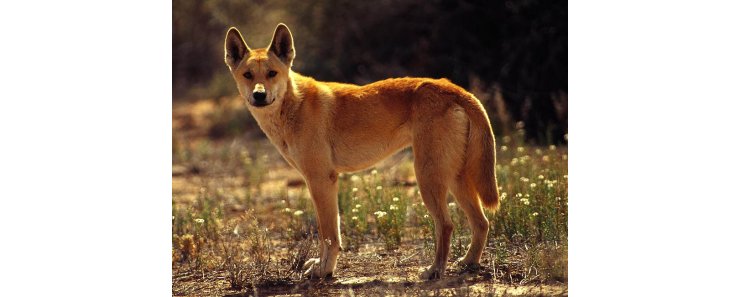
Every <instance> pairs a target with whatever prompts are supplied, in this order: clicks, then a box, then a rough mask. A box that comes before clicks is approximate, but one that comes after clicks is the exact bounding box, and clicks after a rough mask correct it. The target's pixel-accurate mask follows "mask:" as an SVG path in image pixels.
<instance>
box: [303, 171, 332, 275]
mask: <svg viewBox="0 0 740 297" xmlns="http://www.w3.org/2000/svg"><path fill="white" fill-rule="evenodd" d="M305 178H306V184H308V190H309V191H310V193H311V198H312V200H313V205H314V209H316V216H317V221H318V224H319V241H320V245H319V248H320V251H319V252H320V258H319V259H318V261H317V260H316V259H312V260H309V261H308V262H306V265H305V266H304V267H305V268H307V271H306V272H305V275H306V276H308V277H316V278H319V279H321V278H325V277H331V276H332V275H333V273H334V269H335V268H336V266H337V257H338V256H339V250H340V246H341V237H340V235H339V204H338V203H337V199H338V196H337V195H338V192H339V186H338V182H337V173H336V171H334V170H325V171H312V173H310V174H306V175H305Z"/></svg>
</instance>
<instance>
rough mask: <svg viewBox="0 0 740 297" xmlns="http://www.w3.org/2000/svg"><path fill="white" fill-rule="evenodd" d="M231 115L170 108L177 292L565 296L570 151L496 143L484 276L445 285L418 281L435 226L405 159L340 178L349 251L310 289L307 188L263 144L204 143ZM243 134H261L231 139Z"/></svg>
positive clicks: (519, 138) (463, 230)
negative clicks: (495, 190) (497, 204)
mask: <svg viewBox="0 0 740 297" xmlns="http://www.w3.org/2000/svg"><path fill="white" fill-rule="evenodd" d="M225 106H227V107H225ZM228 106H233V108H239V107H238V105H235V104H234V105H232V104H231V103H229V101H225V103H222V104H221V105H219V106H215V107H214V106H210V107H204V104H198V103H190V104H189V106H185V107H183V106H179V107H176V108H175V119H173V122H174V123H175V124H174V131H173V135H174V137H173V142H174V143H173V188H172V271H173V279H172V289H173V295H197V296H204V295H208V296H222V295H234V294H236V295H238V294H247V295H248V294H255V293H256V294H259V295H272V294H290V293H305V292H309V293H311V292H314V293H322V292H323V293H327V292H328V293H341V294H348V295H351V294H362V295H385V294H388V293H393V294H396V295H405V294H408V295H438V294H442V295H465V296H468V295H472V296H477V295H481V294H482V295H496V296H503V295H533V296H537V295H563V294H565V295H567V279H568V274H567V263H568V260H567V251H568V244H567V243H568V240H567V238H568V207H567V204H568V179H567V147H565V146H557V147H555V146H544V147H534V146H530V145H527V144H525V142H524V135H523V132H522V131H523V130H522V129H521V127H519V129H517V130H516V131H515V132H514V133H513V134H512V135H509V136H505V137H501V138H500V139H499V140H498V144H499V148H498V149H499V151H498V161H499V163H498V165H497V168H496V169H497V174H498V177H499V181H500V186H501V189H500V192H501V196H502V204H501V209H500V210H499V211H498V212H496V213H495V214H494V213H488V214H487V215H488V217H489V219H490V221H491V231H490V234H489V242H488V247H487V250H486V253H485V254H484V259H483V261H482V265H483V266H484V268H483V269H482V270H481V271H477V272H474V273H470V272H468V273H466V272H463V271H460V270H459V269H458V268H457V267H455V266H454V265H450V268H449V269H448V272H447V275H446V277H445V279H444V280H442V281H439V282H421V281H419V280H418V273H419V271H420V270H421V269H422V268H423V267H425V266H426V265H428V264H429V263H431V259H432V254H433V249H434V244H433V225H432V223H431V219H430V218H429V216H428V213H427V211H426V209H425V208H424V206H423V204H422V203H421V199H420V197H419V193H418V188H417V186H416V181H415V178H414V174H413V163H412V159H411V156H410V151H405V152H402V153H401V154H399V155H397V156H394V157H392V158H391V159H389V160H388V161H386V162H383V163H382V164H380V165H379V166H378V167H376V168H375V169H374V170H368V171H365V172H359V173H355V174H343V175H340V194H339V206H340V216H341V227H342V230H341V232H342V236H343V241H344V251H343V252H342V253H341V254H340V258H339V265H338V267H337V271H336V272H335V276H336V277H337V278H336V279H335V280H333V281H330V282H321V283H315V282H308V281H305V280H302V279H301V271H300V268H301V265H302V263H303V262H304V261H305V260H306V259H308V258H311V257H316V254H315V253H316V230H317V228H316V217H315V212H314V210H313V206H312V204H311V201H310V197H309V195H308V191H307V190H306V187H305V185H304V184H303V183H302V181H301V179H300V176H299V174H298V173H297V172H296V171H295V170H293V169H291V168H290V167H289V166H288V165H287V164H286V163H285V162H284V161H282V159H281V158H280V156H279V154H278V153H277V151H276V150H275V149H274V148H273V147H272V146H271V145H270V144H269V143H268V142H267V141H266V140H264V139H262V138H259V137H244V136H239V137H225V138H218V140H211V138H207V137H206V136H208V135H211V133H210V132H209V131H212V130H213V129H215V128H213V127H215V126H216V125H221V123H229V122H231V121H232V120H233V119H224V118H218V117H216V116H214V114H215V113H219V114H221V115H224V114H231V115H234V116H238V114H239V113H238V112H234V111H229V110H228V109H229V108H231V107H228ZM216 118H218V119H217V120H214V119H216ZM188 121H190V122H197V123H198V124H197V125H195V124H192V123H190V124H188ZM197 129H200V130H197ZM245 133H247V134H253V135H259V133H257V132H255V131H253V130H251V131H243V130H242V131H240V132H239V133H234V132H229V133H227V134H228V135H244V134H245ZM211 136H213V135H211ZM449 199H450V200H449V203H450V210H451V214H452V217H453V220H454V222H455V230H454V233H453V240H452V251H451V261H453V260H454V259H455V258H457V257H461V256H462V255H464V253H465V250H466V248H467V245H468V243H469V242H470V232H469V229H468V227H467V222H466V220H465V217H464V215H463V213H462V211H461V210H460V209H459V208H457V207H456V205H455V204H454V199H452V197H450V198H449ZM245 296H246V295H245Z"/></svg>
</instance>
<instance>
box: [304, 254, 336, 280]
mask: <svg viewBox="0 0 740 297" xmlns="http://www.w3.org/2000/svg"><path fill="white" fill-rule="evenodd" d="M303 269H304V270H305V272H303V276H304V277H305V278H308V279H325V278H331V277H332V276H333V272H332V271H321V260H319V258H311V259H309V260H308V261H306V263H304V264H303Z"/></svg>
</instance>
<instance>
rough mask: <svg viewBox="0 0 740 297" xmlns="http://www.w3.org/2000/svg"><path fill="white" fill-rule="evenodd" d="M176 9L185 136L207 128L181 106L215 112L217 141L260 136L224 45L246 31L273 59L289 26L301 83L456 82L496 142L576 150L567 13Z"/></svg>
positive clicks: (176, 62) (480, 4)
mask: <svg viewBox="0 0 740 297" xmlns="http://www.w3.org/2000/svg"><path fill="white" fill-rule="evenodd" d="M172 9H173V30H172V65H173V66H172V67H173V69H172V70H173V72H172V73H173V79H172V88H173V103H174V104H173V106H174V109H175V111H174V113H175V114H174V115H173V119H174V120H173V125H175V126H178V127H176V128H180V129H187V128H188V127H189V126H192V127H195V126H197V125H198V123H197V121H196V120H194V119H193V117H194V116H193V115H192V114H190V113H189V112H186V111H182V110H191V109H192V108H190V109H184V108H183V109H180V108H178V106H182V105H187V104H190V105H191V106H193V105H194V104H196V102H201V103H199V104H200V105H203V103H202V102H210V104H212V107H210V108H209V109H208V110H209V112H208V113H209V115H208V117H209V118H210V120H209V121H208V123H209V127H208V128H207V130H206V131H205V132H203V133H205V134H206V135H207V136H208V137H210V138H222V137H226V136H238V135H243V134H245V133H255V135H256V134H259V133H257V132H255V131H257V130H256V129H258V128H257V126H256V125H255V124H254V122H253V120H252V118H251V116H250V115H249V114H248V112H247V111H246V108H243V105H242V106H241V107H240V106H239V105H238V104H234V103H233V102H235V101H236V99H235V96H237V95H238V93H237V89H236V87H235V85H234V82H233V80H232V78H231V77H230V74H229V72H228V69H227V67H226V66H225V64H224V62H223V39H224V36H225V33H226V30H227V29H228V28H229V27H231V26H235V27H237V28H238V29H239V30H240V31H241V32H242V34H243V35H244V38H245V39H246V41H247V44H248V45H249V46H250V47H252V48H261V47H266V46H267V45H268V43H269V42H270V39H271V37H272V33H273V30H274V29H275V26H276V25H277V24H278V23H279V22H283V23H285V24H287V25H288V27H290V29H291V31H292V33H293V37H294V39H295V40H294V42H295V47H296V60H295V62H294V67H293V70H294V71H296V72H299V73H302V74H304V75H308V76H312V77H314V78H316V79H317V80H323V81H338V82H346V83H354V84H366V83H370V82H373V81H376V80H381V79H385V78H390V77H403V76H423V77H433V78H440V77H446V78H448V79H450V80H451V81H453V82H454V83H456V84H459V85H461V86H462V87H464V88H466V89H468V90H469V91H471V92H473V93H474V94H475V95H476V96H478V98H479V99H480V100H481V101H482V102H483V103H484V105H485V107H486V109H487V110H488V112H489V116H490V117H491V120H492V122H493V125H494V132H495V133H496V134H497V136H501V135H509V134H511V133H512V132H514V131H515V130H517V128H522V126H523V128H524V131H526V135H527V139H528V141H530V142H532V143H538V144H544V143H548V144H549V143H555V144H557V143H564V142H565V141H566V140H565V139H564V138H565V137H564V135H565V134H567V131H568V121H567V116H568V108H567V102H568V76H567V75H568V66H567V62H568V61H567V50H568V46H567V42H568V33H567V18H568V17H567V9H568V6H567V2H566V1H562V0H523V1H440V0H433V1H422V0H398V1H390V0H381V1H347V0H326V1H316V2H314V1H288V0H271V1H259V0H257V1H243V0H205V1H174V2H173V6H172ZM239 102H241V101H239ZM242 104H243V103H242ZM196 105H197V104H196ZM229 107H233V108H229ZM178 114H179V115H178Z"/></svg>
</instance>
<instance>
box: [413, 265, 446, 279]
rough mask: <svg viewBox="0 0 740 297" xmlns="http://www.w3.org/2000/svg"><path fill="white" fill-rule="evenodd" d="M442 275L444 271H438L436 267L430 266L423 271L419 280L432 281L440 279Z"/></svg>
mask: <svg viewBox="0 0 740 297" xmlns="http://www.w3.org/2000/svg"><path fill="white" fill-rule="evenodd" d="M442 275H444V269H439V268H437V267H436V266H434V265H432V266H431V267H429V268H427V269H426V270H424V272H422V273H421V275H420V276H419V278H420V279H422V280H433V279H440V278H442Z"/></svg>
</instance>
